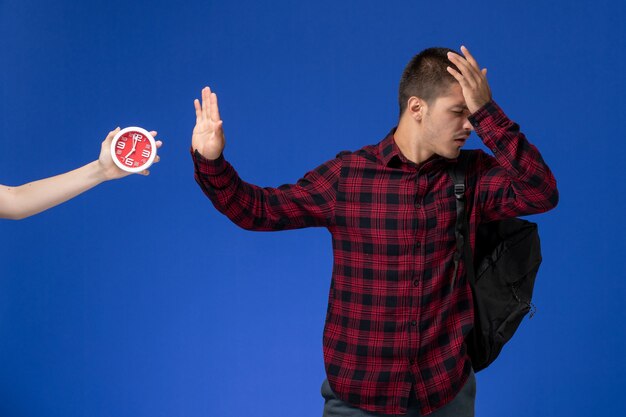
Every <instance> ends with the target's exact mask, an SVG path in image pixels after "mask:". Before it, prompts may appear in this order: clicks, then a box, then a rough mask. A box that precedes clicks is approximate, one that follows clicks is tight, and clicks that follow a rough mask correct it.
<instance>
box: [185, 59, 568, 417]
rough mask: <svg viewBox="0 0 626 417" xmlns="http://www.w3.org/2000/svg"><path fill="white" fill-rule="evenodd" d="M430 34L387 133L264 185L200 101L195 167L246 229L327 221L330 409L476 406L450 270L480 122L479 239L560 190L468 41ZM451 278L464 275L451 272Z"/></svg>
mask: <svg viewBox="0 0 626 417" xmlns="http://www.w3.org/2000/svg"><path fill="white" fill-rule="evenodd" d="M461 51H462V53H463V56H461V55H459V54H456V53H454V52H453V51H452V50H449V49H443V48H431V49H427V50H424V51H422V52H421V53H420V54H418V55H416V56H415V57H414V58H413V59H412V60H411V62H409V64H408V65H407V67H406V68H405V70H404V73H403V75H402V79H401V82H400V94H399V104H400V120H399V123H398V126H397V128H396V129H393V130H392V131H391V132H390V133H389V135H388V136H387V137H386V138H385V139H383V140H382V141H381V142H380V143H378V144H376V145H371V146H365V147H364V148H362V149H361V150H359V151H356V152H353V153H349V152H348V153H342V154H340V155H338V156H337V157H336V158H335V159H333V160H330V161H328V162H326V163H325V164H323V165H321V166H320V167H318V168H316V169H315V170H313V171H311V172H309V173H308V174H306V176H305V177H304V178H303V179H301V180H299V181H298V182H297V183H296V184H294V185H290V186H283V187H280V188H278V189H263V188H259V187H257V186H254V185H251V184H248V183H245V182H243V181H242V180H241V179H240V178H239V177H238V176H237V173H236V172H235V170H234V169H233V167H232V166H231V165H230V164H228V162H226V161H225V159H224V157H223V155H222V150H223V149H224V144H225V140H224V132H223V129H222V120H221V118H220V115H219V110H218V104H217V97H216V95H215V94H214V93H211V91H210V89H209V88H208V87H207V88H205V89H204V90H203V91H202V104H200V102H199V101H198V100H195V101H194V105H195V109H196V126H195V128H194V131H193V136H192V149H193V159H194V163H195V178H196V181H197V182H198V184H199V185H200V187H201V188H202V190H203V191H204V193H205V194H206V195H207V196H208V197H209V198H210V199H211V201H212V202H213V204H214V205H215V207H216V208H217V209H218V210H219V211H221V212H222V213H224V214H226V215H227V216H228V217H229V218H230V219H231V220H233V221H234V222H235V223H236V224H238V225H239V226H241V227H243V228H246V229H250V230H282V229H293V228H300V227H308V226H323V227H327V228H328V229H329V231H330V232H331V234H332V238H333V249H334V262H335V265H334V268H333V276H332V282H331V288H330V297H329V308H328V313H327V317H326V324H325V328H324V343H323V344H324V362H325V367H326V374H327V377H328V378H327V380H326V381H324V384H323V385H322V395H323V396H324V398H325V406H324V415H325V416H326V417H330V416H382V415H397V414H408V415H410V416H423V415H432V416H437V417H440V416H454V417H463V416H473V415H474V397H475V380H474V374H473V371H472V365H471V362H470V359H469V357H468V355H467V352H466V348H465V345H464V337H465V335H466V334H467V333H468V332H469V331H470V330H471V328H472V323H473V305H472V296H471V290H470V287H469V284H468V283H467V281H466V279H465V269H464V266H463V265H461V266H460V269H459V271H458V278H456V279H454V278H455V277H453V276H452V275H453V273H454V262H453V255H454V252H455V248H456V239H455V233H454V227H455V218H456V203H455V197H454V190H453V188H454V187H453V183H452V179H451V178H450V177H449V175H448V168H449V166H450V165H451V164H455V163H456V158H457V157H458V155H459V152H460V150H461V148H462V147H463V145H464V144H465V141H466V140H467V138H468V137H469V135H470V132H471V131H472V130H474V129H475V130H476V133H477V134H478V136H480V138H481V139H482V140H483V142H484V143H485V145H487V147H489V149H491V150H492V151H493V153H494V156H489V155H487V154H485V153H484V152H482V151H473V152H472V153H471V160H470V161H471V164H470V166H469V168H468V172H467V185H468V192H467V194H466V195H467V196H468V197H469V198H470V199H469V201H468V206H469V207H468V211H469V214H470V229H471V236H470V240H471V243H472V245H473V244H474V230H475V228H476V225H477V224H479V223H481V222H489V221H492V220H497V219H502V218H507V217H514V216H519V215H525V214H533V213H540V212H544V211H547V210H549V209H551V208H553V207H554V206H555V205H556V204H557V201H558V193H557V190H556V182H555V179H554V177H553V175H552V173H551V172H550V170H549V168H548V167H547V166H546V164H545V163H544V162H543V160H542V158H541V155H540V154H539V152H538V151H537V149H536V148H535V147H534V146H532V145H531V144H530V143H529V142H528V141H527V140H526V138H525V137H524V135H523V134H522V133H521V132H520V131H519V127H518V126H517V125H516V124H515V123H513V122H512V121H511V120H510V119H509V118H508V117H507V116H506V115H505V114H504V113H503V112H502V110H501V109H500V108H499V107H498V106H497V105H496V104H495V102H494V101H493V100H492V98H491V91H490V89H489V85H488V83H487V79H486V70H484V69H483V70H481V69H480V68H479V66H478V64H477V63H476V60H475V59H474V58H473V57H472V55H471V54H470V53H469V51H468V50H467V49H466V48H464V47H461ZM453 283H454V284H453Z"/></svg>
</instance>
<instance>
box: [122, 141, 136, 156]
mask: <svg viewBox="0 0 626 417" xmlns="http://www.w3.org/2000/svg"><path fill="white" fill-rule="evenodd" d="M133 152H135V145H134V144H133V149H131V150H130V152H128V153H127V154H126V156H125V157H124V159H126V158H128V157H129V156H130V154H131V153H133Z"/></svg>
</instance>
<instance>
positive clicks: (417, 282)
mask: <svg viewBox="0 0 626 417" xmlns="http://www.w3.org/2000/svg"><path fill="white" fill-rule="evenodd" d="M418 285H420V280H419V279H414V280H413V286H415V287H417V286H418Z"/></svg>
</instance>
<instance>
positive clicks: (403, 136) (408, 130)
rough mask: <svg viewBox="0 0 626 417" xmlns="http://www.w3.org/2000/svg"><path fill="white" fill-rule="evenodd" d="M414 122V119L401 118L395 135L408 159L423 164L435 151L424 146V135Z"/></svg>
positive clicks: (398, 144)
mask: <svg viewBox="0 0 626 417" xmlns="http://www.w3.org/2000/svg"><path fill="white" fill-rule="evenodd" d="M412 122H413V121H412V120H407V119H406V118H405V117H402V118H400V122H399V123H398V128H397V129H396V132H395V133H394V135H393V137H394V140H395V142H396V145H397V146H398V148H399V149H400V152H402V155H404V157H405V158H406V159H408V160H409V161H411V162H413V163H416V164H421V163H422V162H424V161H426V160H427V159H429V158H430V157H431V156H433V155H434V153H433V152H432V151H430V150H428V149H426V147H425V146H423V141H422V140H421V138H422V135H421V134H420V132H419V131H418V130H417V129H416V128H415V124H414V123H412Z"/></svg>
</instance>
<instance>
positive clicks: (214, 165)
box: [190, 148, 228, 176]
mask: <svg viewBox="0 0 626 417" xmlns="http://www.w3.org/2000/svg"><path fill="white" fill-rule="evenodd" d="M190 152H191V158H192V159H193V164H194V165H195V167H196V171H197V172H199V173H201V174H203V175H212V176H217V175H220V174H222V173H224V171H226V168H227V166H228V164H227V163H226V160H225V159H224V154H220V156H219V157H218V158H217V159H213V160H211V159H206V158H205V157H204V156H202V155H201V154H200V152H198V150H194V149H193V148H191V149H190Z"/></svg>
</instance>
